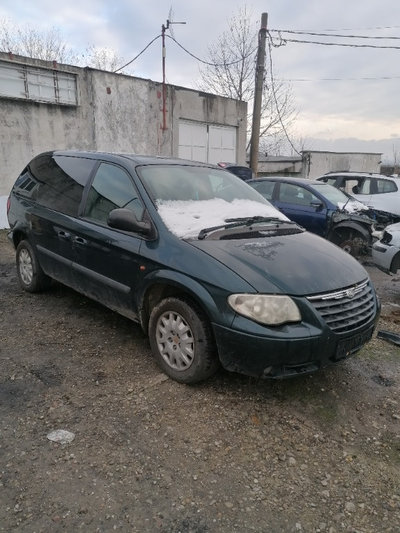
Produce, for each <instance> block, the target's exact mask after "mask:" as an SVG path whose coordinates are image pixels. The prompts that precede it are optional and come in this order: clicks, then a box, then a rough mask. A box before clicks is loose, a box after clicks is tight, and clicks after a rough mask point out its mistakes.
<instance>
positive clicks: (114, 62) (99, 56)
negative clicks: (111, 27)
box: [0, 19, 124, 71]
mask: <svg viewBox="0 0 400 533" xmlns="http://www.w3.org/2000/svg"><path fill="white" fill-rule="evenodd" d="M0 50H1V51H3V52H11V53H13V54H18V55H23V56H27V57H32V58H35V59H42V60H44V61H57V63H70V64H74V65H80V66H89V67H93V68H97V69H101V70H108V71H114V70H116V69H117V68H118V67H119V66H120V65H121V64H122V63H124V60H123V59H122V58H120V57H118V56H117V54H116V52H115V51H114V50H112V49H111V48H107V47H95V46H93V45H91V46H89V47H88V48H87V49H86V51H85V52H84V53H82V54H80V55H78V54H77V53H75V52H74V50H73V49H72V48H71V47H70V46H69V45H68V43H67V42H66V41H65V40H64V38H63V36H62V35H61V32H60V30H59V29H57V28H51V29H49V30H38V29H35V28H31V27H29V26H18V25H16V24H13V23H12V22H11V21H10V20H8V19H0Z"/></svg>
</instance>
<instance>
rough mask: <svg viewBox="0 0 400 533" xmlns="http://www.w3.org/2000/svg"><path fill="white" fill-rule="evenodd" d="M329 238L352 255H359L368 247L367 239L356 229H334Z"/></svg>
mask: <svg viewBox="0 0 400 533" xmlns="http://www.w3.org/2000/svg"><path fill="white" fill-rule="evenodd" d="M331 240H332V242H334V243H335V244H336V245H337V246H339V247H340V248H341V249H342V250H344V251H345V252H347V253H348V254H350V255H352V256H353V257H359V256H360V255H362V254H364V253H365V252H366V250H367V249H368V241H367V240H366V239H365V237H364V236H363V235H362V234H361V233H359V232H358V231H351V230H350V231H348V230H336V231H335V232H334V234H333V238H332V239H331Z"/></svg>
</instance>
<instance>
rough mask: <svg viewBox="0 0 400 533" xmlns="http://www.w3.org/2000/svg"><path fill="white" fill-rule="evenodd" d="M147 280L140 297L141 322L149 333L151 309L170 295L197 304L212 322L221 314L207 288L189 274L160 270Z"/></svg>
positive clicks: (144, 329)
mask: <svg viewBox="0 0 400 533" xmlns="http://www.w3.org/2000/svg"><path fill="white" fill-rule="evenodd" d="M146 281H147V283H146V284H145V287H144V289H143V290H142V292H141V294H140V295H139V298H138V309H139V317H140V324H141V326H142V329H143V331H144V332H145V333H147V329H148V324H149V318H150V313H151V309H153V307H154V306H155V305H157V303H159V302H160V301H161V300H163V299H164V298H167V297H169V296H174V297H176V298H182V299H184V300H186V301H189V302H192V303H193V304H195V305H196V306H197V307H198V308H199V309H200V311H202V312H203V314H204V315H205V317H206V318H207V319H208V321H209V322H210V324H211V322H212V321H213V319H215V317H216V316H217V315H220V314H221V313H220V311H219V310H218V308H217V306H216V303H215V301H214V299H213V297H212V296H211V294H210V293H209V292H208V291H207V290H206V288H205V287H204V286H203V285H202V284H200V283H198V282H197V281H196V280H194V279H192V278H191V277H189V276H186V275H184V274H180V273H176V272H171V271H158V272H156V273H154V272H153V273H152V275H151V276H150V277H149V278H148V279H147V280H146ZM211 329H212V328H211Z"/></svg>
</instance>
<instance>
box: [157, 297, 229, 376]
mask: <svg viewBox="0 0 400 533" xmlns="http://www.w3.org/2000/svg"><path fill="white" fill-rule="evenodd" d="M149 339H150V346H151V349H152V351H153V354H154V357H155V359H156V361H157V363H158V365H159V366H160V367H161V368H162V370H163V371H164V372H165V373H166V374H167V375H168V376H170V377H171V378H173V379H174V380H176V381H179V382H180V383H188V384H189V383H197V382H199V381H203V380H205V379H207V378H209V377H210V376H212V375H213V374H214V373H215V372H216V370H217V368H218V366H219V363H218V358H217V356H216V353H215V345H214V341H213V338H212V334H211V330H210V325H209V323H208V321H207V319H206V318H205V316H204V315H203V313H202V312H201V310H200V309H199V308H198V307H197V306H195V305H194V304H192V303H190V304H189V303H188V302H187V301H185V300H181V299H179V298H173V297H169V298H165V299H164V300H162V301H161V302H160V303H159V304H158V305H157V306H156V307H155V308H154V309H153V311H152V312H151V315H150V320H149Z"/></svg>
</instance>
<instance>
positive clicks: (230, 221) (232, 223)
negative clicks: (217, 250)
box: [197, 216, 295, 240]
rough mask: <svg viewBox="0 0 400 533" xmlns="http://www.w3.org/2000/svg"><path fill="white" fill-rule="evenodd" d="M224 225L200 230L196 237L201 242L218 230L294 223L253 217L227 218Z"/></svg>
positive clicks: (278, 219)
mask: <svg viewBox="0 0 400 533" xmlns="http://www.w3.org/2000/svg"><path fill="white" fill-rule="evenodd" d="M225 222H226V224H221V225H219V226H211V227H210V228H203V229H202V230H200V233H199V235H198V237H197V238H198V239H200V240H202V239H205V237H206V236H207V235H209V234H210V233H212V232H214V231H218V230H220V229H230V228H237V227H239V226H251V224H255V223H258V222H276V223H279V224H281V223H286V224H295V222H291V221H290V220H282V219H281V218H279V217H263V216H254V217H238V218H227V219H226V220H225Z"/></svg>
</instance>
